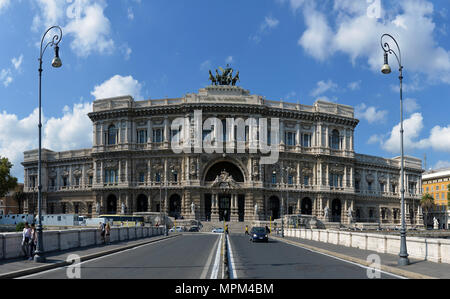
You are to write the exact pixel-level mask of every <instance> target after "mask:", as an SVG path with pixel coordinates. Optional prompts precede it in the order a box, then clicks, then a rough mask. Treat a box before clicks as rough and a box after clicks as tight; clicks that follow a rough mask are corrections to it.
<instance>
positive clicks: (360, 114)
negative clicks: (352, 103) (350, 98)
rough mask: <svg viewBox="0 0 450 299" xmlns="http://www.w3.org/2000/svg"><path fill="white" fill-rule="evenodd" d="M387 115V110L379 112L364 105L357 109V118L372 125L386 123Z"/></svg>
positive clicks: (358, 106)
mask: <svg viewBox="0 0 450 299" xmlns="http://www.w3.org/2000/svg"><path fill="white" fill-rule="evenodd" d="M387 114H388V111H387V110H377V108H376V107H373V106H370V107H367V106H366V104H364V103H362V104H360V105H357V106H356V107H355V117H356V118H359V119H361V118H363V119H366V120H367V121H368V122H369V123H370V124H372V123H376V122H384V121H385V120H386V116H387Z"/></svg>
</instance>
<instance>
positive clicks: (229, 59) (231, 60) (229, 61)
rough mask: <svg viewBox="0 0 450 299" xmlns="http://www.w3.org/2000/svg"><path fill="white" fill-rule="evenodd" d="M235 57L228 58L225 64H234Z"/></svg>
mask: <svg viewBox="0 0 450 299" xmlns="http://www.w3.org/2000/svg"><path fill="white" fill-rule="evenodd" d="M233 62H234V60H233V56H228V57H227V59H225V63H233Z"/></svg>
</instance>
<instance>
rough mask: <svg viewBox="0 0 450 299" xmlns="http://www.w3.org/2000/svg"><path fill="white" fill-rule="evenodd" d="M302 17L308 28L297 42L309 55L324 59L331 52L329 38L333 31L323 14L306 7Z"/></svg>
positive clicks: (331, 37) (331, 36)
mask: <svg viewBox="0 0 450 299" xmlns="http://www.w3.org/2000/svg"><path fill="white" fill-rule="evenodd" d="M304 18H305V22H306V26H307V27H308V29H307V30H306V31H305V32H304V33H303V35H302V37H301V38H300V39H299V41H298V44H299V45H300V46H302V47H303V49H304V50H305V51H306V53H308V54H309V55H311V56H313V57H314V58H316V59H318V60H320V61H324V60H325V58H327V57H328V56H329V55H330V54H331V53H330V51H331V49H332V48H331V47H330V40H332V39H333V32H332V30H331V28H330V27H329V26H328V23H327V19H326V17H325V15H324V14H322V13H320V12H318V11H316V10H314V9H311V8H306V9H305V11H304Z"/></svg>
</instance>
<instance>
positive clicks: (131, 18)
mask: <svg viewBox="0 0 450 299" xmlns="http://www.w3.org/2000/svg"><path fill="white" fill-rule="evenodd" d="M127 17H128V19H129V20H134V12H133V8H132V7H128V14H127Z"/></svg>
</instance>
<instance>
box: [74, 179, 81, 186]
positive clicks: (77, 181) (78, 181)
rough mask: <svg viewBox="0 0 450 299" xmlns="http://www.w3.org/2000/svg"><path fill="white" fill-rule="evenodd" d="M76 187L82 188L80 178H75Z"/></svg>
mask: <svg viewBox="0 0 450 299" xmlns="http://www.w3.org/2000/svg"><path fill="white" fill-rule="evenodd" d="M75 186H80V177H75Z"/></svg>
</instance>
